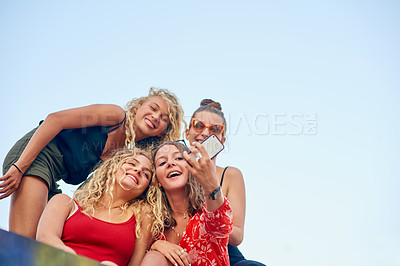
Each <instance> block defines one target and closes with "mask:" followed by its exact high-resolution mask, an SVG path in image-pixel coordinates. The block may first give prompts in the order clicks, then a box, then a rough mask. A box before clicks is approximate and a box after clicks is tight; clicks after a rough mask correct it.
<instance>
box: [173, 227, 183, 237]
mask: <svg viewBox="0 0 400 266" xmlns="http://www.w3.org/2000/svg"><path fill="white" fill-rule="evenodd" d="M171 228H172V230H173V231H174V233H175V235H176V236H177V237H181V233H178V232H176V231H175V226H172V227H171ZM182 234H183V232H182Z"/></svg>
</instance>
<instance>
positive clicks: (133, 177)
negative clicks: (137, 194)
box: [127, 175, 139, 184]
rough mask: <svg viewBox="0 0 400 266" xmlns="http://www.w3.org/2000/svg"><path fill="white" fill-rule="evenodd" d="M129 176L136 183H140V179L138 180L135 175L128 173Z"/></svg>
mask: <svg viewBox="0 0 400 266" xmlns="http://www.w3.org/2000/svg"><path fill="white" fill-rule="evenodd" d="M127 176H128V177H130V178H131V179H132V180H133V181H134V182H135V183H136V184H138V183H139V181H138V180H137V178H136V177H135V176H133V175H127Z"/></svg>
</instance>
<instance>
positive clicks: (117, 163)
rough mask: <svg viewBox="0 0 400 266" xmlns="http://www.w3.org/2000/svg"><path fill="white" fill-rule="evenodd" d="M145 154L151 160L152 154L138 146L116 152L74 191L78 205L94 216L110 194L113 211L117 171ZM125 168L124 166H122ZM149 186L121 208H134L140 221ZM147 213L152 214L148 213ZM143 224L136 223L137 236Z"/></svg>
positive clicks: (83, 210) (109, 208) (110, 204)
mask: <svg viewBox="0 0 400 266" xmlns="http://www.w3.org/2000/svg"><path fill="white" fill-rule="evenodd" d="M137 155H143V156H145V157H147V158H148V159H149V160H150V161H151V158H150V155H149V153H148V152H146V151H144V150H140V149H137V148H134V149H128V148H123V149H120V150H117V151H115V152H114V154H113V155H112V156H111V157H110V158H108V159H107V160H105V161H104V162H103V163H101V164H99V165H98V166H97V169H96V170H95V171H94V172H93V174H92V175H91V176H90V177H89V179H88V180H87V181H86V182H85V183H84V184H83V185H82V186H81V187H79V189H77V190H76V191H75V193H74V197H73V198H74V200H75V201H76V202H77V203H78V205H79V206H80V207H81V208H82V212H83V213H85V214H87V215H89V216H93V215H94V213H95V209H96V206H98V205H99V204H101V203H100V202H101V199H102V198H103V197H104V196H110V198H111V201H110V203H109V205H108V206H106V207H108V210H109V213H111V206H112V203H113V199H114V196H113V191H114V187H115V184H116V182H117V181H116V172H117V171H118V170H119V169H121V167H122V165H123V164H124V163H125V162H126V161H128V160H129V159H131V158H133V157H135V156H137ZM122 169H123V168H122ZM151 171H152V173H154V168H153V166H152V169H151ZM150 182H151V181H150ZM147 190H148V188H147V189H146V190H145V191H144V192H143V193H142V194H141V195H140V196H139V197H137V198H135V199H132V200H130V201H129V202H126V203H125V204H123V205H122V206H120V207H119V208H120V209H121V210H122V211H123V212H125V211H126V210H127V209H128V208H132V210H133V212H134V215H135V218H136V221H140V220H141V219H140V218H141V217H140V215H142V214H143V213H146V212H144V211H143V210H144V209H145V204H147V203H146V193H147ZM147 215H150V213H148V214H147ZM140 228H141V224H140V223H139V222H138V223H137V224H136V229H135V230H136V231H135V233H136V236H137V237H139V235H140Z"/></svg>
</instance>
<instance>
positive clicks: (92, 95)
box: [0, 0, 400, 266]
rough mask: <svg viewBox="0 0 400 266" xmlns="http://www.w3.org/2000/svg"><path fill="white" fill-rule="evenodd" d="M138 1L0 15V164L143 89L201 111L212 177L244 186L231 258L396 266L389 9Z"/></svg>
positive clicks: (396, 41) (1, 205)
mask: <svg viewBox="0 0 400 266" xmlns="http://www.w3.org/2000/svg"><path fill="white" fill-rule="evenodd" d="M137 2H138V1H122V0H121V1H100V0H96V1H93V0H91V1H76V0H75V1H74V0H73V1H1V2H0V38H1V42H0V97H1V99H2V104H1V105H0V111H1V114H2V115H1V122H2V127H1V131H0V140H1V145H0V161H3V160H4V157H5V155H6V153H7V151H8V150H9V149H10V148H11V146H12V145H13V144H14V142H15V141H16V140H17V139H19V138H20V137H21V136H22V135H23V134H24V133H26V132H28V131H29V130H30V129H32V128H33V127H35V126H36V125H37V123H38V122H39V121H40V120H41V119H44V118H45V117H46V115H47V114H48V113H51V112H54V111H57V110H62V109H66V108H72V107H78V106H83V105H88V104H93V103H114V104H118V105H121V106H124V105H125V103H126V102H128V101H129V100H130V99H131V98H134V97H139V96H142V95H144V94H146V93H147V91H148V89H149V87H151V86H156V87H161V88H168V89H170V90H171V91H173V92H175V93H176V94H177V96H178V97H179V98H180V100H181V103H182V105H183V107H184V110H185V113H186V117H188V116H190V115H191V113H192V112H193V111H194V110H195V109H196V108H197V106H198V104H199V102H200V101H201V99H203V98H212V99H214V100H217V101H220V102H221V104H222V107H223V111H224V112H225V114H226V116H227V118H228V131H229V135H228V143H227V147H226V150H225V152H224V153H222V154H221V155H220V156H219V158H218V160H217V163H218V164H219V165H221V166H225V165H232V166H236V167H238V168H239V169H241V170H242V172H243V174H244V178H245V182H246V189H247V216H246V225H245V240H244V242H243V243H242V244H241V245H240V249H241V250H242V251H243V253H244V255H245V256H246V257H248V258H252V259H256V260H259V261H262V262H264V263H266V264H268V265H270V266H292V265H298V266H337V265H341V266H342V265H343V266H350V265H351V266H354V265H363V266H365V265H371V266H372V265H374V266H375V265H380V266H393V265H400V255H399V253H398V251H399V250H400V227H399V224H400V214H399V202H400V193H399V188H400V166H399V165H400V164H399V163H398V161H399V158H400V142H399V141H398V137H399V136H400V123H399V114H400V107H399V106H400V104H399V100H400V97H399V96H400V92H399V89H400V86H399V85H400V75H399V73H400V49H399V47H400V38H399V36H400V35H399V33H400V32H399V29H400V16H399V13H400V2H398V1H385V0H384V1H280V2H279V1H200V2H198V1H197V2H194V1H141V2H140V3H137ZM63 189H64V192H66V193H69V194H72V191H73V189H74V188H73V187H68V186H64V185H63ZM8 206H9V200H8V199H7V200H2V201H0V228H3V229H7V228H8V211H9V207H8Z"/></svg>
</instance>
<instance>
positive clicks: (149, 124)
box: [145, 118, 155, 129]
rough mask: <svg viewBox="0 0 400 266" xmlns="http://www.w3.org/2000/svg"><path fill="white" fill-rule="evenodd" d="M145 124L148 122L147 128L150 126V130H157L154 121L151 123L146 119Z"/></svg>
mask: <svg viewBox="0 0 400 266" xmlns="http://www.w3.org/2000/svg"><path fill="white" fill-rule="evenodd" d="M145 122H146V124H147V126H149V127H150V128H152V129H154V128H155V125H154V123H153V122H152V121H150V119H148V118H146V119H145Z"/></svg>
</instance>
